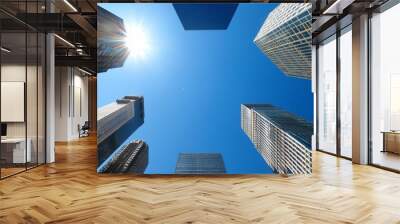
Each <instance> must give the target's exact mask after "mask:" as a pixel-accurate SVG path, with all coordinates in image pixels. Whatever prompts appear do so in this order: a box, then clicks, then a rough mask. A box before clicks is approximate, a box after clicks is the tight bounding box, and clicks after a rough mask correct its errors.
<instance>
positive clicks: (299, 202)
mask: <svg viewBox="0 0 400 224" xmlns="http://www.w3.org/2000/svg"><path fill="white" fill-rule="evenodd" d="M56 155H57V162H56V163H55V164H51V165H46V166H42V167H39V168H36V169H33V170H30V171H28V172H26V173H22V174H19V175H17V176H14V177H10V178H8V179H5V180H3V181H0V223H44V222H47V223H374V224H375V223H385V224H386V223H400V175H399V174H395V173H391V172H387V171H384V170H380V169H377V168H374V167H370V166H359V165H352V164H351V162H350V161H347V160H343V159H338V158H336V157H333V156H330V155H326V154H323V153H319V152H316V153H315V154H314V164H313V165H314V173H313V174H312V175H311V176H296V177H289V178H287V177H282V176H273V175H267V176H263V175H260V176H257V175H235V176H217V177H215V176H212V177H193V176H192V177H176V176H172V175H171V176H132V175H112V176H111V175H98V174H97V173H96V171H95V166H96V144H95V141H94V138H86V139H85V140H82V141H77V142H73V143H70V144H58V145H57V154H56Z"/></svg>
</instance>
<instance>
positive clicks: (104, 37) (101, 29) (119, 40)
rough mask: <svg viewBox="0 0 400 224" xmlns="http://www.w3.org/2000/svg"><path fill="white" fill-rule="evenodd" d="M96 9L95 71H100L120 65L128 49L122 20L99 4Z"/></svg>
mask: <svg viewBox="0 0 400 224" xmlns="http://www.w3.org/2000/svg"><path fill="white" fill-rule="evenodd" d="M97 10H98V11H97V71H98V72H99V73H100V72H106V71H107V70H108V69H110V68H119V67H122V66H123V65H124V62H125V60H126V58H127V57H128V55H129V50H128V47H127V46H126V44H125V39H126V30H125V25H124V21H123V20H122V19H121V18H119V17H118V16H116V15H114V14H112V13H111V12H109V11H107V10H105V9H103V8H102V7H100V6H97Z"/></svg>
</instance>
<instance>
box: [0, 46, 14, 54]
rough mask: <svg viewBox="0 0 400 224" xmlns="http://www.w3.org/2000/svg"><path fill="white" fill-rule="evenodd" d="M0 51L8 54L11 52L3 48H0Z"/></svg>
mask: <svg viewBox="0 0 400 224" xmlns="http://www.w3.org/2000/svg"><path fill="white" fill-rule="evenodd" d="M0 49H1V50H2V51H4V52H6V53H10V52H11V50H9V49H7V48H5V47H1V48H0Z"/></svg>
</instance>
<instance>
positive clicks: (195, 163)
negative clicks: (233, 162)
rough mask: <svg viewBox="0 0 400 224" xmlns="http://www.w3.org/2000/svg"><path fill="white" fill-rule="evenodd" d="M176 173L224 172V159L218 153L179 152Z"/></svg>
mask: <svg viewBox="0 0 400 224" xmlns="http://www.w3.org/2000/svg"><path fill="white" fill-rule="evenodd" d="M175 173H176V174H224V173H226V169H225V164H224V160H223V158H222V155H221V154H220V153H179V156H178V161H177V163H176V168H175Z"/></svg>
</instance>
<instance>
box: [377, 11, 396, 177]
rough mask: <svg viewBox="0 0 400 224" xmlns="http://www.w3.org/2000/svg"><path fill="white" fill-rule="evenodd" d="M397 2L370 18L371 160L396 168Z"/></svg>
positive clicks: (380, 164)
mask: <svg viewBox="0 0 400 224" xmlns="http://www.w3.org/2000/svg"><path fill="white" fill-rule="evenodd" d="M398 21H400V4H397V5H396V6H394V7H392V8H390V9H388V10H386V11H384V12H382V13H380V14H375V15H373V17H372V18H371V29H372V32H371V34H372V36H371V41H372V43H371V52H372V54H371V60H372V61H371V69H372V70H371V84H370V85H371V99H370V100H371V101H370V104H371V106H370V108H371V111H370V119H371V130H370V133H371V136H370V137H371V141H372V148H371V155H370V156H371V160H372V161H371V162H372V163H373V164H375V165H379V166H383V167H387V168H390V169H395V170H400V63H399V59H398V58H399V57H398V55H399V52H400V44H399V39H400V33H399V32H398V29H396V27H398Z"/></svg>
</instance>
